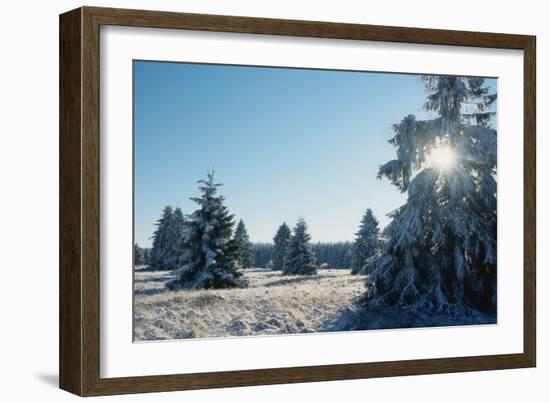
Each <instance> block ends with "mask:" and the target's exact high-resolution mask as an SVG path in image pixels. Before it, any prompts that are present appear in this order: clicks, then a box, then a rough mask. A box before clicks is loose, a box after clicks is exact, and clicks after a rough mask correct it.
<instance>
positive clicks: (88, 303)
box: [59, 7, 536, 396]
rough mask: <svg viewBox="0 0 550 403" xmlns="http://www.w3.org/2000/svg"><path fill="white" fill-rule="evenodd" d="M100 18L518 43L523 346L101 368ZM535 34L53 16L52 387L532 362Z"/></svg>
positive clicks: (274, 379)
mask: <svg viewBox="0 0 550 403" xmlns="http://www.w3.org/2000/svg"><path fill="white" fill-rule="evenodd" d="M102 25H120V26H132V27H150V28H171V29H183V30H202V31H215V32H233V33H252V34H269V35H285V36H301V37H316V38H334V39H351V40H358V41H365V40H368V41H381V42H400V43H413V44H432V45H449V46H468V47H484V48H498V49H519V50H522V51H523V52H524V111H523V116H524V133H523V139H524V178H523V179H524V257H523V258H524V267H523V276H524V289H523V295H524V307H523V309H524V327H523V343H524V347H523V353H521V354H503V355H490V356H468V357H455V358H437V359H419V360H406V361H391V362H374V363H359V364H357V363H354V364H342V365H322V366H307V367H291V368H276V369H254V370H239V371H226V372H211V373H193V374H173V375H158V376H140V377H127V378H101V377H100V336H99V335H100V315H99V290H100V278H99V264H100V263H99V248H100V236H101V234H100V225H99V220H100V212H99V205H100V172H99V165H100V164H99V160H100V147H99V138H100V136H99V130H100V127H99V111H100V101H99V99H100V97H99V91H100V84H99V71H100V64H99V54H100V49H99V46H100V45H99V44H100V41H99V35H100V26H102ZM535 55H536V48H535V37H534V36H527V35H510V34H497V33H482V32H461V31H447V30H436V29H419V28H402V27H389V26H374V25H356V24H340V23H329V22H314V21H295V20H278V19H266V18H250V17H230V16H219V15H201V14H185V13H172V12H160V11H142V10H122V9H110V8H96V7H81V8H78V9H75V10H73V11H69V12H67V13H64V14H62V15H61V16H60V275H59V282H60V283H59V284H60V294H59V299H60V316H59V319H60V344H59V362H60V364H59V365H60V387H61V388H62V389H64V390H66V391H69V392H72V393H75V394H77V395H80V396H95V395H111V394H121V393H140V392H161V391H173V390H188V389H200V388H220V387H234V386H249V385H264V384H281V383H297V382H316V381H328V380H342V379H358V378H371V377H388V376H402V375H419V374H436V373H449V372H460V371H480V370H496V369H508V368H525V367H534V366H535V364H536V308H535V301H536V295H535V266H536V260H535V256H536V249H535V248H536V245H535V244H536V216H535V207H536V162H535V161H536V160H535V157H536V151H535V150H536V149H535V121H536V119H535V113H536V104H535V100H536V95H535V89H536V85H535V83H536V78H535V74H536V72H535V67H536V66H535V60H536V56H535Z"/></svg>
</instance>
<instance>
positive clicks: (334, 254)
mask: <svg viewBox="0 0 550 403" xmlns="http://www.w3.org/2000/svg"><path fill="white" fill-rule="evenodd" d="M273 247H274V245H273V244H272V243H253V244H252V252H253V253H254V266H255V267H264V268H270V267H271V266H272V264H273ZM311 247H312V249H313V253H314V255H315V258H316V261H317V264H318V265H321V264H323V263H326V264H327V265H328V266H329V267H331V268H334V269H349V268H350V267H351V259H352V255H353V250H352V248H353V244H352V243H351V242H317V243H312V244H311Z"/></svg>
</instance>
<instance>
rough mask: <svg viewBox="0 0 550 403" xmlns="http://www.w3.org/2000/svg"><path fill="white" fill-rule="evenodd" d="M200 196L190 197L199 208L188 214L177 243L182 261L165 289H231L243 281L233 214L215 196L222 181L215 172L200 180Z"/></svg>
mask: <svg viewBox="0 0 550 403" xmlns="http://www.w3.org/2000/svg"><path fill="white" fill-rule="evenodd" d="M198 183H199V190H200V192H201V195H200V196H199V197H193V198H191V200H192V201H194V202H195V203H197V204H198V205H199V208H198V209H197V210H195V212H193V214H191V215H190V216H188V218H187V220H186V222H185V231H184V236H183V237H182V243H181V245H180V248H181V249H180V250H181V256H180V258H179V259H180V262H181V263H182V264H181V266H180V268H179V269H178V273H177V275H176V278H175V279H174V280H172V281H170V282H168V283H167V286H168V288H170V289H172V290H177V289H180V288H231V287H242V286H245V285H246V281H245V280H244V279H243V278H242V275H243V273H242V271H241V270H240V269H241V268H240V266H239V264H238V249H237V245H236V243H235V240H234V239H232V234H233V225H234V222H233V215H231V214H229V212H228V210H227V207H226V206H225V205H224V197H223V196H218V195H217V192H218V188H219V187H220V186H222V184H221V183H216V182H215V181H214V174H213V173H209V174H208V176H207V178H206V179H201V180H200V181H199V182H198Z"/></svg>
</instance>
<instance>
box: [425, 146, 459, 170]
mask: <svg viewBox="0 0 550 403" xmlns="http://www.w3.org/2000/svg"><path fill="white" fill-rule="evenodd" d="M426 162H427V163H428V166H431V167H434V168H439V169H441V170H443V171H447V170H449V169H451V168H452V167H453V166H454V164H455V162H456V154H455V152H454V150H453V149H452V148H451V147H449V146H447V145H440V146H437V147H434V148H432V149H431V150H430V152H429V154H428V155H427V157H426Z"/></svg>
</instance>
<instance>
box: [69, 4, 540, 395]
mask: <svg viewBox="0 0 550 403" xmlns="http://www.w3.org/2000/svg"><path fill="white" fill-rule="evenodd" d="M535 82H536V81H535V37H533V36H525V35H512V34H497V33H480V32H459V31H445V30H432V29H418V28H401V27H384V26H372V25H355V24H339V23H328V22H313V21H294V20H275V19H263V18H250V17H229V16H216V15H200V14H185V13H170V12H159V11H143V10H141V11H140V10H120V9H107V8H95V7H82V8H79V9H76V10H73V11H70V12H67V13H65V14H62V15H61V16H60V386H61V388H62V389H65V390H67V391H70V392H72V393H75V394H78V395H81V396H92V395H107V394H120V393H138V392H154V391H169V390H186V389H197V388H214V387H230V386H246V385H260V384H276V383H290V382H312V381H324V380H338V379H354V378H369V377H386V376H399V375H415V374H431V373H433V374H435V373H445V372H458V371H478V370H493V369H504V368H522V367H532V366H535V362H536V350H535V344H536V343H535V340H536V324H535V322H536V321H535V317H536V316H535V312H536V311H535V305H536V304H535V301H536V295H535V244H536V242H535V234H536V227H535V222H536V220H535V199H536V187H535V181H536V172H535V166H536V164H535V111H536V104H535V87H536V86H535Z"/></svg>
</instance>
